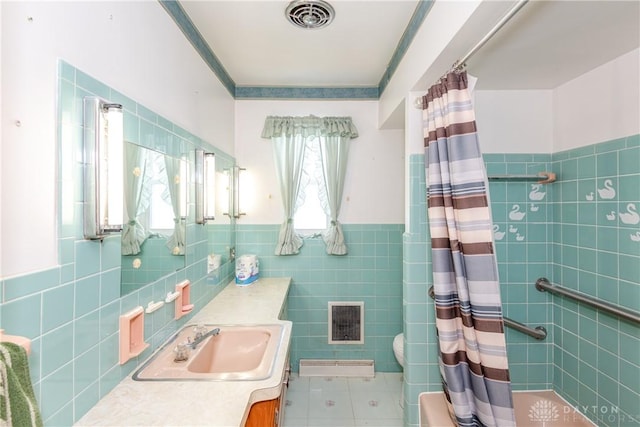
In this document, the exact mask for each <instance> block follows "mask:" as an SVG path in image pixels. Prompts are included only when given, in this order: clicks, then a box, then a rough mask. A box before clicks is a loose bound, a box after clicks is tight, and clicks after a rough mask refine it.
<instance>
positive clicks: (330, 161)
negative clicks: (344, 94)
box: [318, 133, 351, 255]
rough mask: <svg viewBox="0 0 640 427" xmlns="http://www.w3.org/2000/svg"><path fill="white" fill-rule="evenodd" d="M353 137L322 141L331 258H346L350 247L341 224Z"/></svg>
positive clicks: (323, 201) (322, 191)
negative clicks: (343, 197)
mask: <svg viewBox="0 0 640 427" xmlns="http://www.w3.org/2000/svg"><path fill="white" fill-rule="evenodd" d="M350 139H351V136H346V135H342V134H340V133H336V134H333V135H327V136H325V137H323V138H320V150H319V151H320V153H319V154H320V156H319V160H320V163H321V166H320V170H321V171H322V180H321V182H319V184H320V185H319V186H318V187H319V188H320V194H319V196H320V204H321V205H322V209H324V212H325V214H327V216H328V217H329V218H330V219H331V222H330V224H329V226H328V227H327V229H326V230H325V231H324V233H322V238H323V240H324V242H325V244H326V246H327V253H328V254H329V255H346V254H347V245H346V244H345V243H344V234H343V233H342V226H341V225H340V222H339V221H338V215H339V214H340V205H341V202H342V192H343V189H344V178H345V175H346V173H347V158H348V156H349V140H350Z"/></svg>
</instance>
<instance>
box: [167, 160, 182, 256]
mask: <svg viewBox="0 0 640 427" xmlns="http://www.w3.org/2000/svg"><path fill="white" fill-rule="evenodd" d="M180 162H181V160H180V159H177V158H175V157H171V156H168V155H165V156H164V164H165V170H166V172H167V187H168V188H169V198H170V204H171V207H172V208H173V222H174V228H173V234H172V235H171V237H169V238H168V239H167V243H166V246H167V247H168V248H169V250H171V253H172V254H173V255H184V249H185V229H184V222H183V221H182V213H181V212H180V179H181V178H180Z"/></svg>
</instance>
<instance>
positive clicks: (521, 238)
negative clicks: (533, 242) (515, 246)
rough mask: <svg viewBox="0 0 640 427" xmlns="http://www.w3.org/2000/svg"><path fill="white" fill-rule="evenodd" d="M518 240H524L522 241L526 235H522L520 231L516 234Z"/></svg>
mask: <svg viewBox="0 0 640 427" xmlns="http://www.w3.org/2000/svg"><path fill="white" fill-rule="evenodd" d="M516 240H517V241H518V242H522V241H523V240H524V236H523V235H521V234H520V233H518V234H516Z"/></svg>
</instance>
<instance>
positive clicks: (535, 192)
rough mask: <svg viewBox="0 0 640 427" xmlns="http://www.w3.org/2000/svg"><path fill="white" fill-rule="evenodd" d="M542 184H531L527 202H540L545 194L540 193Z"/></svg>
mask: <svg viewBox="0 0 640 427" xmlns="http://www.w3.org/2000/svg"><path fill="white" fill-rule="evenodd" d="M541 188H542V184H531V191H530V192H529V200H536V201H539V200H542V199H544V196H545V195H546V194H547V192H546V191H540V189H541Z"/></svg>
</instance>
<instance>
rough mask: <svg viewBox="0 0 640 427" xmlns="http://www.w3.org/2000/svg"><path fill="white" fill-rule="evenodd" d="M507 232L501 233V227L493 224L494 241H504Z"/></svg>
mask: <svg viewBox="0 0 640 427" xmlns="http://www.w3.org/2000/svg"><path fill="white" fill-rule="evenodd" d="M504 235H505V232H504V231H500V226H499V225H498V224H493V239H494V240H502V239H504Z"/></svg>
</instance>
